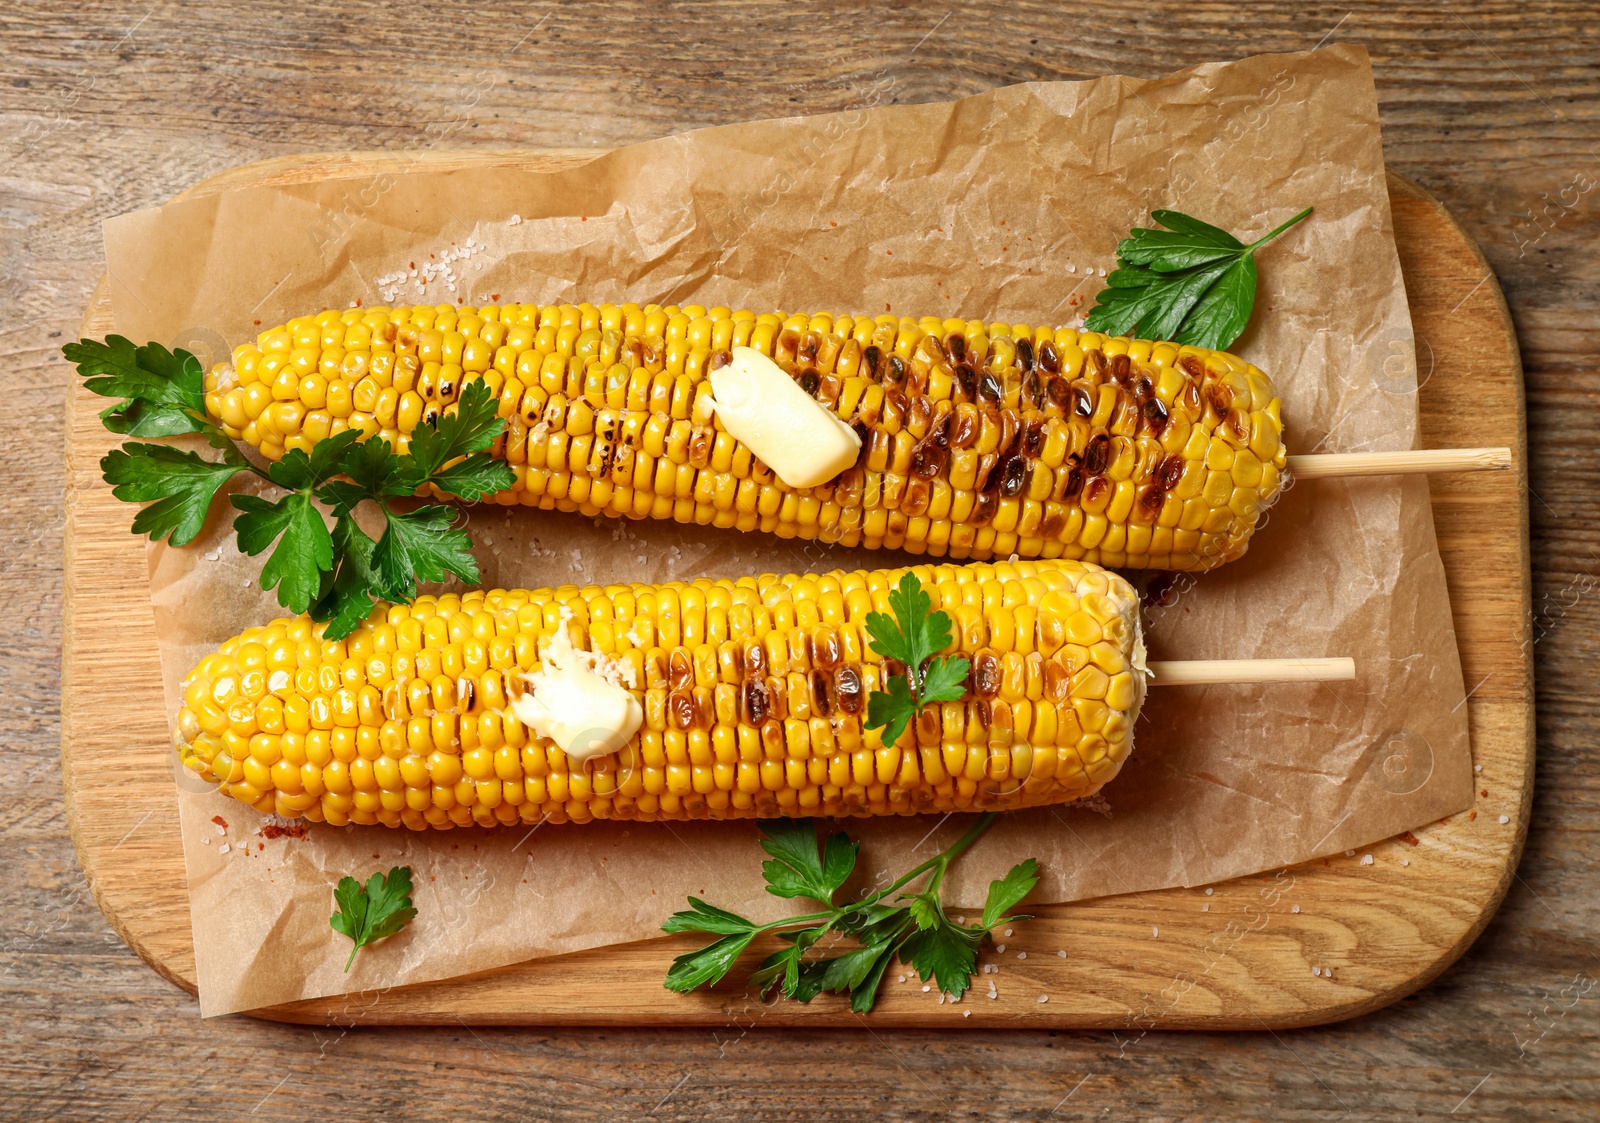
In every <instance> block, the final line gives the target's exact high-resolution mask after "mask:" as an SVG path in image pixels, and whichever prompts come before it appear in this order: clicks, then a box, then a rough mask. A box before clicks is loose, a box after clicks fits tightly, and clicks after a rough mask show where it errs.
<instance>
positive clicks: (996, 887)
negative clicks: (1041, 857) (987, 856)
mask: <svg viewBox="0 0 1600 1123" xmlns="http://www.w3.org/2000/svg"><path fill="white" fill-rule="evenodd" d="M1037 884H1039V863H1038V861H1037V860H1036V859H1034V858H1028V859H1026V860H1025V861H1021V862H1018V863H1017V864H1016V865H1014V866H1012V867H1011V869H1010V870H1009V871H1008V872H1007V873H1006V875H1005V876H1004V877H1002V878H1001V879H1000V880H998V881H991V882H990V883H989V899H988V900H987V901H985V902H984V905H983V920H982V925H983V927H984V929H985V930H987V929H990V928H993V927H994V926H995V925H997V924H1003V923H1004V922H1006V921H1008V920H1024V919H1027V918H1026V917H1020V916H1007V915H1006V912H1007V910H1009V909H1011V908H1013V907H1014V906H1015V905H1016V904H1017V902H1019V901H1021V900H1022V898H1024V897H1026V896H1027V895H1028V894H1029V893H1032V892H1033V887H1034V886H1035V885H1037Z"/></svg>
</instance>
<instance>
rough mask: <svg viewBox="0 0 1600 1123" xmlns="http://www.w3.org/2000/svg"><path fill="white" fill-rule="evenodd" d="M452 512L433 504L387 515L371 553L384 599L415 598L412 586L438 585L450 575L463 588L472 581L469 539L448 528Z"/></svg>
mask: <svg viewBox="0 0 1600 1123" xmlns="http://www.w3.org/2000/svg"><path fill="white" fill-rule="evenodd" d="M458 513H459V512H457V511H456V510H455V509H454V508H452V507H443V506H440V505H439V504H432V505H430V506H427V507H418V508H417V509H416V510H414V511H390V512H389V525H388V526H387V527H386V528H385V529H384V532H383V537H381V538H379V539H378V545H377V548H376V549H374V550H373V552H372V567H373V569H374V570H375V571H376V573H377V574H378V580H379V591H380V592H381V593H383V595H384V599H386V600H391V601H409V600H411V599H412V598H413V597H415V596H416V595H417V582H419V581H443V580H444V579H445V575H446V574H450V573H453V574H455V575H456V576H457V577H459V578H461V579H462V580H463V581H465V582H467V583H468V584H473V583H476V582H477V580H478V562H477V559H476V558H474V557H473V556H472V554H471V553H470V552H469V551H470V550H471V548H472V539H471V538H470V537H468V535H467V532H466V531H464V530H453V529H451V526H450V524H451V523H453V522H455V519H456V515H457V514H458Z"/></svg>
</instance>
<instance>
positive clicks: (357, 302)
mask: <svg viewBox="0 0 1600 1123" xmlns="http://www.w3.org/2000/svg"><path fill="white" fill-rule="evenodd" d="M356 307H357V308H360V307H361V298H360V297H359V296H358V297H356Z"/></svg>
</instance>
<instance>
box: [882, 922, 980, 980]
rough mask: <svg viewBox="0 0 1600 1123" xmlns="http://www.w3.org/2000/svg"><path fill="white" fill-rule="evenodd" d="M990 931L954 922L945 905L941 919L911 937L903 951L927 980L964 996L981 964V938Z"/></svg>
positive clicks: (920, 974) (920, 975)
mask: <svg viewBox="0 0 1600 1123" xmlns="http://www.w3.org/2000/svg"><path fill="white" fill-rule="evenodd" d="M987 934H988V933H987V932H986V931H983V930H981V929H975V928H974V929H969V928H962V927H961V926H959V925H956V924H952V923H950V920H949V918H948V917H946V916H945V915H944V910H942V909H941V910H940V911H939V922H938V923H936V924H933V925H931V926H929V927H927V928H924V929H922V930H921V931H918V932H913V933H912V934H911V935H910V936H909V937H907V938H906V942H905V946H904V947H903V948H902V949H901V954H902V957H903V958H906V959H909V960H910V962H911V966H912V967H913V968H915V969H916V972H917V977H918V978H920V979H921V980H922V981H923V982H927V981H928V980H929V979H930V978H931V979H933V980H934V981H935V982H936V983H937V984H938V986H939V989H940V990H942V991H944V992H945V993H946V994H950V995H954V996H955V997H956V998H960V997H961V996H962V995H963V994H966V993H967V986H968V984H969V983H971V981H972V972H973V970H974V969H975V968H976V967H977V965H978V942H979V940H981V939H982V938H983V937H984V936H986V935H987Z"/></svg>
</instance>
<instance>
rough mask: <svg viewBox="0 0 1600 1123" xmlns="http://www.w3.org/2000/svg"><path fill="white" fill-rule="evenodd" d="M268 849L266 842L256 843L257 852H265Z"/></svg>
mask: <svg viewBox="0 0 1600 1123" xmlns="http://www.w3.org/2000/svg"><path fill="white" fill-rule="evenodd" d="M266 848H267V844H266V843H265V842H258V843H256V849H257V850H265V849H266Z"/></svg>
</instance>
